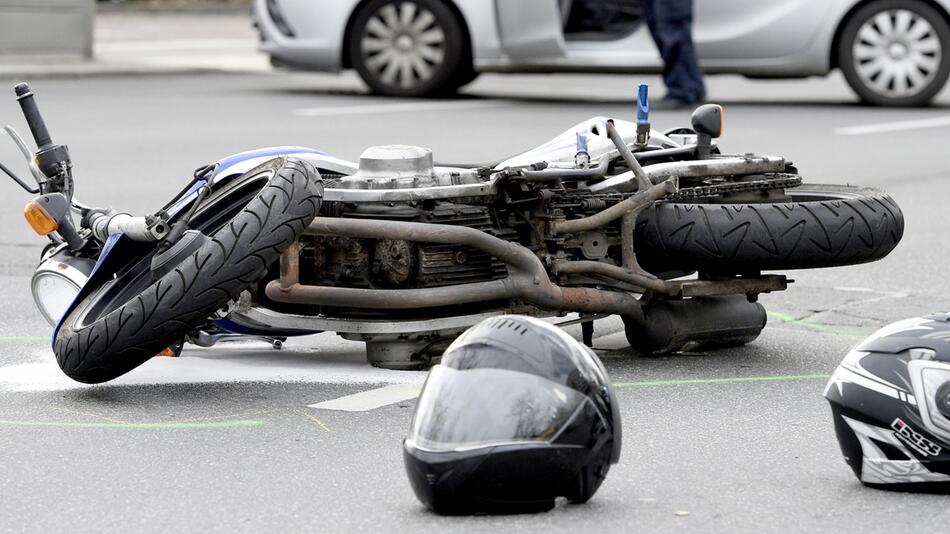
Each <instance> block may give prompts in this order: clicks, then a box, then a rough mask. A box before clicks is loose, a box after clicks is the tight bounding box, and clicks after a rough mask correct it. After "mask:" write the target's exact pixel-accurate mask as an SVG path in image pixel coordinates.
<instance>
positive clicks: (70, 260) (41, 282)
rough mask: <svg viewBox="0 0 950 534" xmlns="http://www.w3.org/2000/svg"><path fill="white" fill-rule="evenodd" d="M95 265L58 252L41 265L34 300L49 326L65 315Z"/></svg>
mask: <svg viewBox="0 0 950 534" xmlns="http://www.w3.org/2000/svg"><path fill="white" fill-rule="evenodd" d="M94 265H95V263H94V262H93V261H92V260H90V259H88V258H77V257H74V256H69V255H68V254H67V253H66V252H65V251H61V252H58V253H56V254H53V255H52V256H50V257H48V258H46V259H45V260H43V261H42V262H40V264H39V266H38V267H37V268H36V272H34V273H33V282H32V290H33V301H34V302H35V303H36V307H37V308H38V309H39V310H40V313H41V314H43V317H44V318H45V319H46V320H47V321H48V322H49V324H50V325H54V324H56V321H59V319H60V318H61V317H62V316H63V314H64V313H66V309H67V308H68V307H69V305H70V304H72V302H73V300H74V299H75V298H76V295H78V294H79V290H80V288H82V286H83V284H85V283H86V280H87V279H88V278H89V274H90V273H91V272H92V268H93V266H94Z"/></svg>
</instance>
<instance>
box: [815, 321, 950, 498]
mask: <svg viewBox="0 0 950 534" xmlns="http://www.w3.org/2000/svg"><path fill="white" fill-rule="evenodd" d="M825 398H827V399H828V401H829V402H830V403H831V411H832V414H833V416H834V423H835V432H836V433H837V436H838V442H839V443H840V445H841V451H842V453H844V457H845V461H847V463H848V465H850V466H851V469H853V470H854V474H855V475H857V477H858V479H859V480H860V481H861V482H862V483H864V484H866V485H868V486H874V487H882V488H894V489H902V490H914V489H921V490H928V491H932V490H936V491H941V492H943V491H950V314H940V315H928V316H925V317H918V318H915V319H906V320H904V321H900V322H897V323H894V324H891V325H889V326H886V327H884V328H882V329H881V330H879V331H877V332H875V333H874V334H872V335H871V336H870V337H869V338H867V339H866V340H864V341H862V342H861V343H859V344H858V345H857V346H856V347H855V348H854V349H853V350H851V352H849V353H848V355H847V356H846V357H845V359H844V361H843V362H841V365H840V366H838V369H837V370H836V371H835V373H834V375H833V376H832V377H831V380H830V381H829V382H828V386H827V388H826V389H825Z"/></svg>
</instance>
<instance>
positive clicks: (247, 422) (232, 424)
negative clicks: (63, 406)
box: [0, 419, 264, 430]
mask: <svg viewBox="0 0 950 534" xmlns="http://www.w3.org/2000/svg"><path fill="white" fill-rule="evenodd" d="M262 424H264V423H263V422H262V421H260V420H257V419H235V420H233V421H205V422H202V421H193V422H187V423H174V422H171V423H108V422H102V423H98V422H81V421H30V420H24V419H0V426H29V427H52V428H122V429H159V430H168V429H187V428H196V429H209V428H241V427H250V426H260V425H262Z"/></svg>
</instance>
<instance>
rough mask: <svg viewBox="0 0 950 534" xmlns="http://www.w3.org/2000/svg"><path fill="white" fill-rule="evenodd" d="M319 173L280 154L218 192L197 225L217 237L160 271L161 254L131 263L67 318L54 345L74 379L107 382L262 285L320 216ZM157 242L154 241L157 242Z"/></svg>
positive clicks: (197, 218)
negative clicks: (154, 261) (156, 261)
mask: <svg viewBox="0 0 950 534" xmlns="http://www.w3.org/2000/svg"><path fill="white" fill-rule="evenodd" d="M322 194H323V185H322V183H321V181H320V176H319V173H318V172H317V171H316V169H314V168H313V166H312V165H310V164H309V163H307V162H305V161H303V160H297V159H291V158H275V159H273V160H271V161H269V162H267V163H265V164H263V165H261V166H259V167H257V168H255V169H252V170H250V171H248V172H247V173H245V174H244V175H242V176H240V177H238V178H235V179H234V180H233V182H232V183H231V184H230V185H229V186H225V187H224V190H223V191H220V192H214V193H212V194H211V195H210V196H209V197H208V199H206V201H205V202H203V203H202V205H201V208H200V209H199V210H198V212H197V213H196V214H195V216H194V217H193V218H192V219H191V223H190V226H191V227H192V228H194V229H198V230H200V231H201V232H202V233H203V234H204V235H206V236H207V237H208V239H207V241H206V242H204V243H203V244H202V245H201V246H200V248H198V249H197V250H196V251H195V252H194V253H193V254H189V255H187V256H186V257H184V258H183V259H182V260H181V261H180V262H179V263H178V264H177V265H173V266H170V267H169V268H168V269H167V271H166V272H167V274H164V275H162V276H156V275H155V274H154V273H153V272H152V271H151V270H150V268H149V266H150V261H151V257H152V256H154V251H151V252H149V253H146V254H144V255H143V256H142V257H141V258H139V259H138V260H137V261H135V262H134V263H133V264H130V265H128V266H125V267H123V268H122V269H121V270H120V272H117V273H116V275H115V277H114V278H113V279H112V280H109V281H108V282H106V283H104V284H102V285H101V286H100V287H98V288H95V290H93V291H92V292H91V293H89V294H88V295H87V296H86V297H85V298H84V299H83V300H82V301H81V302H79V303H78V304H77V305H76V306H75V307H74V308H73V309H72V311H71V312H70V313H69V314H68V316H67V317H65V318H64V319H63V320H62V323H61V324H60V328H59V330H58V332H57V335H56V339H55V340H54V343H53V350H54V352H55V353H56V360H57V362H58V363H59V366H60V368H61V369H62V370H63V372H64V373H66V375H67V376H69V377H70V378H72V379H74V380H76V381H78V382H84V383H89V384H95V383H101V382H106V381H108V380H112V379H114V378H116V377H118V376H121V375H123V374H125V373H127V372H129V371H130V370H132V369H134V368H135V367H138V366H139V365H141V364H142V363H144V362H145V361H147V360H148V359H149V358H151V357H152V356H154V355H156V354H158V353H159V352H160V351H162V350H164V349H165V348H167V347H169V346H171V345H173V344H175V343H177V342H179V341H180V340H181V339H182V338H183V337H184V336H185V334H187V333H188V332H189V331H190V330H192V329H193V328H195V327H197V326H199V325H201V324H202V323H204V322H205V321H206V320H207V319H208V318H209V317H210V316H211V315H212V314H213V313H214V312H215V311H217V310H219V309H221V308H222V307H223V306H224V305H225V304H227V303H228V302H229V301H230V300H232V299H235V298H237V296H238V295H239V294H240V293H241V291H243V290H244V289H246V288H247V287H249V286H250V285H252V284H254V283H255V282H257V281H258V280H259V279H260V278H261V277H262V276H264V274H265V273H266V272H267V269H268V267H269V266H270V265H271V264H272V263H273V262H274V261H276V260H277V258H278V256H279V255H280V253H281V252H282V251H283V250H284V249H285V248H286V247H288V246H289V245H290V244H291V243H292V242H293V241H295V240H296V239H297V238H299V237H300V235H301V233H302V232H303V230H304V228H306V227H307V225H308V224H310V221H312V220H313V218H314V217H315V216H316V215H317V212H318V210H319V209H320V201H321V198H322ZM153 248H154V247H153Z"/></svg>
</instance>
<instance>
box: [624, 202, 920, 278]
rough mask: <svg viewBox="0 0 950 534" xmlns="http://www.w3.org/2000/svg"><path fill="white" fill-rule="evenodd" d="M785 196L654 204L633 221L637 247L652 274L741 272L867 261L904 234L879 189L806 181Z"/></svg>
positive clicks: (887, 249)
mask: <svg viewBox="0 0 950 534" xmlns="http://www.w3.org/2000/svg"><path fill="white" fill-rule="evenodd" d="M785 194H786V195H787V196H788V197H789V199H790V201H787V202H765V203H715V204H713V203H709V204H699V203H688V202H685V201H670V202H658V203H656V204H655V205H654V206H652V207H651V208H649V209H647V210H644V212H643V213H641V214H640V216H639V218H638V219H637V228H636V239H635V243H636V251H637V258H638V259H639V260H640V262H641V264H642V265H643V266H644V267H645V268H646V269H648V270H650V271H652V272H667V271H700V272H705V273H712V274H745V273H758V272H761V271H769V270H786V269H813V268H820V267H835V266H840V265H852V264H857V263H865V262H870V261H875V260H879V259H881V258H883V257H884V256H886V255H887V254H888V253H890V252H891V251H892V250H893V249H894V247H896V246H897V244H898V243H899V242H900V240H901V237H902V236H903V234H904V215H903V213H901V210H900V208H899V207H898V206H897V203H895V202H894V200H893V199H892V198H891V197H890V196H888V195H886V194H885V193H883V192H882V191H879V190H877V189H871V188H862V187H855V186H849V185H818V184H805V185H802V186H800V187H796V188H793V189H787V190H786V191H785Z"/></svg>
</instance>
